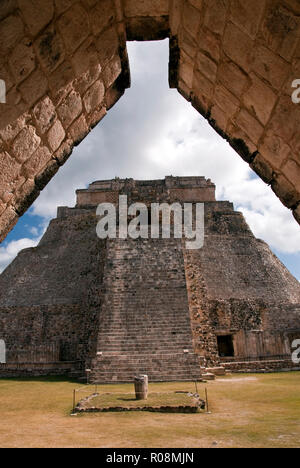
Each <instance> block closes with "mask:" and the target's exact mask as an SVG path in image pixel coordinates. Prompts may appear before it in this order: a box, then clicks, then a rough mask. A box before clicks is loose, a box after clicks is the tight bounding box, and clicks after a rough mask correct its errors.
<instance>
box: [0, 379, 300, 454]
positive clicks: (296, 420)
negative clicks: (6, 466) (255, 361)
mask: <svg viewBox="0 0 300 468" xmlns="http://www.w3.org/2000/svg"><path fill="white" fill-rule="evenodd" d="M205 387H207V389H208V396H209V403H210V410H211V411H212V414H203V413H199V414H161V413H145V412H141V413H140V412H125V413H123V412H122V413H98V414H84V415H78V416H70V413H71V410H72V403H73V400H72V393H73V389H74V388H78V384H76V383H74V382H71V381H66V380H63V379H55V378H49V379H30V380H0V410H1V418H0V447H114V448H118V447H130V448H133V447H157V448H159V447H167V448H176V447H179V448H187V447H298V448H299V447H300V392H299V390H300V373H297V372H295V373H284V374H265V375H262V374H259V375H251V376H240V375H238V376H232V377H226V378H225V377H224V378H219V379H217V380H216V381H215V382H208V383H207V384H198V391H199V394H200V397H201V398H203V399H204V390H205ZM149 390H150V392H174V391H178V390H179V391H180V390H182V391H191V392H194V391H195V386H194V384H193V383H163V384H150V387H149ZM98 391H100V392H106V393H107V392H116V393H130V392H132V391H133V385H116V386H114V385H107V386H101V387H99V388H98ZM93 392H94V387H90V388H88V389H85V392H84V391H82V392H80V393H77V399H78V400H79V399H81V398H84V397H86V396H88V394H91V393H93ZM78 400H77V401H78Z"/></svg>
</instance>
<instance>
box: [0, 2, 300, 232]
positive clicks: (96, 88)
mask: <svg viewBox="0 0 300 468" xmlns="http://www.w3.org/2000/svg"><path fill="white" fill-rule="evenodd" d="M299 31H300V5H299V1H298V0H251V1H247V2H245V1H244V0H228V1H222V0H140V1H136V0H2V1H1V2H0V79H2V80H4V81H5V84H6V90H7V96H6V97H7V103H6V104H0V240H3V239H4V238H5V236H6V234H7V233H8V231H9V230H10V229H11V228H12V227H13V226H14V224H15V223H16V222H17V219H18V217H19V216H20V215H22V214H23V213H24V212H25V211H26V209H27V208H28V207H29V206H30V205H31V203H32V202H33V201H34V199H35V198H36V197H37V196H38V195H39V193H40V191H41V190H42V189H43V188H44V186H45V185H46V184H47V183H48V181H49V180H50V179H51V178H52V177H53V175H54V174H55V173H56V172H57V171H58V170H59V168H60V167H61V166H62V165H63V164H64V162H65V161H66V159H67V158H68V157H69V155H70V154H71V152H72V148H73V147H74V145H77V144H78V143H79V142H80V141H81V140H82V139H83V138H84V137H85V136H86V135H87V134H88V133H89V131H90V130H91V129H92V128H93V127H94V126H95V125H96V124H97V123H98V122H100V120H101V119H102V118H103V117H104V116H105V114H106V113H107V111H108V110H109V109H110V108H111V107H112V106H113V105H114V104H115V103H116V102H117V100H118V99H119V98H120V97H121V96H122V94H123V93H124V91H125V89H126V88H128V87H129V86H130V72H129V64H128V60H127V51H126V41H127V40H153V39H164V38H167V37H169V38H170V86H171V87H174V88H177V89H178V91H179V92H180V93H181V94H182V95H183V96H184V97H185V98H186V99H187V100H188V101H190V102H191V103H192V105H193V106H194V107H195V108H196V109H197V110H198V111H199V112H200V113H201V114H203V115H204V117H205V118H206V119H207V120H208V121H209V123H210V124H211V125H212V126H213V127H214V128H215V129H216V131H218V132H219V133H220V134H221V135H222V136H223V137H224V138H226V139H227V140H228V141H229V143H230V144H231V145H232V146H233V148H234V149H235V150H236V151H237V152H238V153H239V154H240V155H241V156H242V157H243V158H244V159H245V160H246V161H247V162H248V163H249V164H250V165H251V167H252V168H253V169H254V171H256V172H257V174H258V175H259V176H260V177H261V178H262V179H263V180H264V181H265V182H266V183H268V184H270V185H271V187H272V189H273V191H274V192H275V193H276V195H277V196H278V197H279V198H280V199H281V201H282V202H283V203H284V204H285V206H287V207H288V208H290V209H292V210H293V213H294V216H295V218H296V220H297V221H298V222H300V204H299V203H300V192H299V190H300V189H299V186H300V184H299V181H300V161H299V124H300V105H296V104H294V103H293V102H292V98H291V96H292V93H293V91H294V89H293V88H292V83H293V82H294V81H295V80H297V79H300V34H299Z"/></svg>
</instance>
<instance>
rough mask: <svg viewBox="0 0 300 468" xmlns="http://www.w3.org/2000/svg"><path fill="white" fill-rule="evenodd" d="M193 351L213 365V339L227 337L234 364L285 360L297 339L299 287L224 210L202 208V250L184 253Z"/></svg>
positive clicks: (224, 207)
mask: <svg viewBox="0 0 300 468" xmlns="http://www.w3.org/2000/svg"><path fill="white" fill-rule="evenodd" d="M185 265H186V267H185V269H186V280H187V288H188V294H189V303H190V313H191V320H192V328H193V333H194V343H195V349H196V351H197V352H198V353H199V354H200V355H201V356H203V357H205V359H206V361H207V362H208V363H209V365H216V364H217V363H218V362H219V357H220V356H219V350H218V343H217V337H218V336H224V335H228V336H232V340H233V347H234V354H235V359H236V360H238V359H239V358H245V359H246V358H249V359H250V358H251V359H252V358H253V357H256V358H263V357H266V356H286V355H288V354H289V355H291V346H290V344H291V343H290V342H289V333H291V332H293V331H295V332H296V334H297V336H299V337H300V286H299V282H298V281H297V280H296V279H295V278H294V277H293V276H292V275H291V274H290V273H289V272H288V270H287V269H286V268H285V267H284V266H283V265H282V263H281V262H280V261H279V260H278V259H277V257H275V255H274V254H273V253H272V252H271V250H270V248H269V247H268V246H267V244H265V243H264V242H263V241H260V240H257V239H255V237H254V236H253V234H252V232H251V231H250V229H249V227H248V226H247V224H246V222H245V220H244V218H243V216H242V214H241V213H237V212H234V211H233V208H232V206H231V205H230V204H226V202H225V203H220V202H217V203H206V204H205V244H204V247H203V248H202V249H200V250H194V251H193V250H191V251H187V250H185Z"/></svg>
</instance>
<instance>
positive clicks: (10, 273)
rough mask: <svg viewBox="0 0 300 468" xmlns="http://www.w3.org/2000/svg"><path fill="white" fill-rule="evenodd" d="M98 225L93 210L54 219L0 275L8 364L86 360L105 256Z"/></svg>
mask: <svg viewBox="0 0 300 468" xmlns="http://www.w3.org/2000/svg"><path fill="white" fill-rule="evenodd" d="M95 225H96V218H95V215H94V214H93V213H90V212H87V213H85V214H82V212H81V213H80V214H77V216H71V217H69V218H68V219H67V218H59V219H57V220H54V221H52V223H51V224H50V227H49V228H48V230H47V233H46V234H45V236H44V237H43V239H42V241H41V242H40V245H39V246H38V247H37V248H35V249H27V250H24V251H22V252H21V253H20V254H19V255H18V257H17V259H16V260H15V261H14V262H13V264H12V265H10V266H9V267H8V268H7V269H6V271H5V272H4V273H3V274H2V275H1V279H0V330H1V337H2V339H4V340H5V343H6V350H7V363H8V364H11V363H25V362H30V363H32V362H33V363H40V362H47V363H49V362H50V363H52V362H60V361H63V362H67V361H73V362H74V361H82V362H84V361H85V360H86V359H87V357H88V356H89V354H90V353H92V352H93V350H94V346H95V337H94V336H93V334H94V333H95V332H97V324H98V320H99V308H100V306H101V301H102V296H103V291H102V275H103V270H104V264H105V259H106V243H105V242H104V241H100V240H99V239H98V238H97V236H96V231H95ZM94 352H95V350H94Z"/></svg>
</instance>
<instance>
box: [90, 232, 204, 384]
mask: <svg viewBox="0 0 300 468" xmlns="http://www.w3.org/2000/svg"><path fill="white" fill-rule="evenodd" d="M109 242H110V247H109V249H108V259H107V265H108V266H109V267H108V269H107V271H106V278H105V280H104V282H105V283H106V284H105V289H106V295H105V300H104V304H103V306H102V310H101V315H100V325H99V328H100V331H99V334H98V340H97V356H96V358H94V359H93V360H92V362H91V369H92V373H91V376H90V379H91V382H94V383H95V382H97V383H114V382H132V381H133V378H134V377H135V375H138V374H147V375H148V377H149V380H150V381H152V382H159V381H181V380H182V381H185V380H199V379H200V378H201V372H200V362H199V357H198V356H197V355H196V354H195V353H194V350H193V339H192V331H191V322H190V314H189V307H188V298H187V291H186V283H185V272H184V261H183V255H182V250H181V241H178V240H174V239H173V240H172V239H170V240H164V241H161V240H160V241H156V242H155V241H151V240H149V241H148V240H147V241H146V240H143V241H142V240H140V241H132V240H127V241H126V242H125V241H120V240H114V241H109ZM159 242H163V247H162V246H160V245H159Z"/></svg>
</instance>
